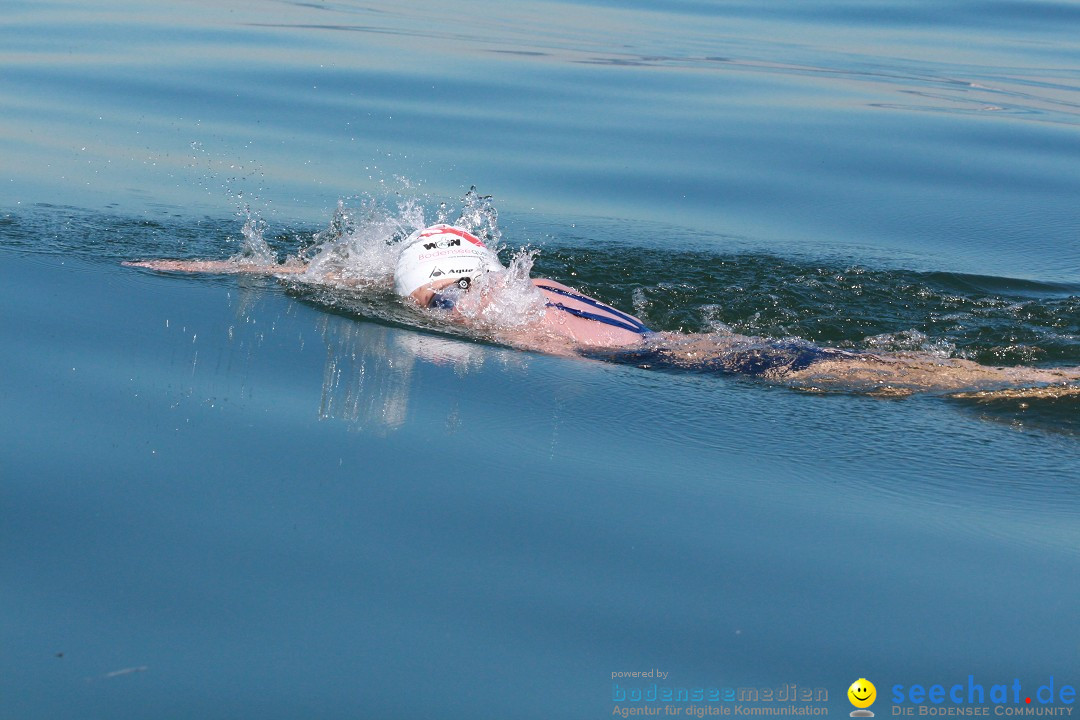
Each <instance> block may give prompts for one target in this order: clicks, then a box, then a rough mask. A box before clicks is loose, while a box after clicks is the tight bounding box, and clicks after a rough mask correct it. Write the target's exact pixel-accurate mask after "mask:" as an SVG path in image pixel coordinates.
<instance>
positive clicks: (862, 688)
mask: <svg viewBox="0 0 1080 720" xmlns="http://www.w3.org/2000/svg"><path fill="white" fill-rule="evenodd" d="M847 696H848V700H850V701H851V704H852V705H854V706H855V707H857V708H868V707H870V706H871V705H873V704H874V700H876V699H877V688H875V687H874V683H872V682H870V681H869V680H867V679H866V678H859V679H858V680H856V681H855V682H853V683H851V687H849V688H848V689H847Z"/></svg>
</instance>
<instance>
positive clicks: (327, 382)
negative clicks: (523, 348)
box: [318, 316, 524, 431]
mask: <svg viewBox="0 0 1080 720" xmlns="http://www.w3.org/2000/svg"><path fill="white" fill-rule="evenodd" d="M318 327H319V334H320V337H321V338H322V341H323V343H324V344H325V346H326V363H325V366H324V369H323V375H322V377H323V380H322V394H321V396H320V398H319V417H320V418H321V419H324V420H326V419H335V420H342V421H345V422H347V423H349V424H350V425H352V426H354V427H355V428H356V429H363V430H378V429H381V430H395V429H397V428H399V427H401V426H402V425H404V424H405V421H406V420H407V418H408V414H409V399H410V396H411V394H412V392H413V386H414V385H415V371H416V367H417V364H418V363H428V364H430V365H436V366H440V367H450V368H452V369H453V371H454V373H455V374H456V375H457V376H458V377H464V376H465V375H468V374H469V373H472V372H476V371H479V370H480V369H481V368H483V367H484V365H485V363H488V362H491V361H493V360H495V361H498V362H500V363H502V364H504V365H521V364H523V362H524V360H523V359H522V358H519V357H515V355H520V353H514V352H512V351H509V350H504V349H500V348H491V347H485V346H482V345H477V344H475V343H471V342H465V341H461V340H456V339H453V338H447V337H439V336H437V335H429V334H424V333H419V332H415V331H408V330H400V329H396V328H390V327H385V326H381V325H374V324H371V323H363V322H357V321H351V320H347V319H343V318H341V317H337V316H324V317H323V318H321V319H320V320H319V322H318ZM459 424H460V418H458V415H457V404H456V401H454V400H451V402H450V405H449V407H448V408H447V415H446V427H447V429H448V430H450V431H453V430H456V429H457V427H458V425H459Z"/></svg>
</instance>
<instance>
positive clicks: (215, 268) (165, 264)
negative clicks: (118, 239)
mask: <svg viewBox="0 0 1080 720" xmlns="http://www.w3.org/2000/svg"><path fill="white" fill-rule="evenodd" d="M120 264H121V265H124V266H125V267H138V268H146V269H147V270H156V271H158V272H182V273H209V274H215V275H237V274H244V275H296V274H298V273H302V272H304V271H306V270H307V266H306V265H305V264H304V263H302V262H300V261H299V260H296V259H295V258H290V259H289V260H286V261H285V262H284V263H255V262H246V261H244V260H128V261H125V262H122V263H120Z"/></svg>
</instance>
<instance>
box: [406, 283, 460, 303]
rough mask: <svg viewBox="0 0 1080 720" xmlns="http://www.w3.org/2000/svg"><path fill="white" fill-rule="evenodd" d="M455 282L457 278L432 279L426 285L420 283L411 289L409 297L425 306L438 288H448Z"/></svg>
mask: <svg viewBox="0 0 1080 720" xmlns="http://www.w3.org/2000/svg"><path fill="white" fill-rule="evenodd" d="M456 284H457V278H440V279H439V280H434V281H432V282H430V283H428V284H427V285H422V286H420V287H418V288H416V289H415V290H413V291H412V294H411V295H410V296H409V297H411V298H412V299H413V300H415V301H416V302H417V304H418V305H420V307H427V306H428V305H429V304H431V296H432V295H434V294H435V293H436V292H438V291H439V290H442V289H444V288H448V287H450V286H451V285H456Z"/></svg>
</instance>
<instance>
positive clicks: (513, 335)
mask: <svg viewBox="0 0 1080 720" xmlns="http://www.w3.org/2000/svg"><path fill="white" fill-rule="evenodd" d="M400 248H401V249H400V251H399V255H398V260H397V264H396V268H395V272H394V290H395V291H396V293H397V294H398V295H399V296H400V297H401V298H402V299H403V300H404V301H405V302H407V303H410V304H413V305H415V306H417V307H419V308H423V309H427V310H429V311H431V312H435V313H438V314H439V315H440V316H441V317H443V318H444V319H446V320H447V321H449V322H453V323H458V324H462V325H467V326H470V327H478V328H484V327H485V321H486V319H487V317H488V315H491V314H494V315H496V316H497V312H495V313H493V312H492V311H494V310H497V308H498V306H499V304H500V302H502V301H503V300H504V299H505V298H506V297H507V295H508V288H509V287H510V279H509V278H508V276H509V271H508V270H507V268H505V267H504V266H503V265H502V264H501V263H500V262H499V259H498V256H497V255H496V254H495V253H494V252H493V251H492V250H491V249H490V248H488V247H486V246H485V245H484V243H483V242H482V241H481V240H480V239H479V238H477V237H476V236H474V235H472V234H471V233H469V232H467V231H466V230H463V229H461V228H459V227H455V226H452V225H446V224H439V225H432V226H430V227H426V228H423V229H420V230H417V231H416V232H414V233H412V234H411V235H409V236H408V237H407V238H406V239H405V240H403V241H402V242H401V245H400ZM124 264H125V265H129V266H134V267H142V268H147V269H150V270H158V271H166V272H190V273H243V274H256V275H267V276H285V275H302V274H307V275H310V274H311V273H310V272H309V271H311V270H312V266H311V265H309V264H307V263H305V262H303V261H301V260H299V259H296V258H292V259H290V260H288V261H287V262H285V263H283V264H278V263H258V262H252V261H246V260H219V261H213V260H209V261H208V260H146V261H138V262H127V263H124ZM314 280H315V281H316V282H320V283H326V284H329V285H338V286H342V287H349V286H356V285H358V284H359V282H358V281H357V280H355V279H352V278H349V277H346V276H344V275H342V274H341V273H339V272H337V271H330V272H326V273H324V274H323V275H322V276H321V277H317V278H314ZM528 282H529V283H531V285H532V287H533V288H534V290H535V293H534V294H533V295H532V297H530V298H526V301H527V302H526V307H524V308H523V309H524V312H523V313H519V315H524V317H525V320H526V321H525V322H517V323H511V324H510V327H506V326H505V324H503V325H500V324H499V323H498V322H497V321H496V322H494V323H487V329H491V330H492V331H493V334H494V335H495V337H496V339H498V340H499V341H500V342H505V343H506V344H508V345H511V346H514V347H518V348H521V349H525V350H534V351H538V352H544V353H549V354H558V355H585V356H588V357H594V358H600V359H605V360H611V361H615V362H620V363H627V364H634V365H637V366H639V367H643V368H673V369H684V370H689V371H694V372H715V373H721V374H729V373H730V374H741V375H751V376H757V377H762V378H765V379H767V380H771V381H775V382H782V383H784V384H787V385H790V386H792V387H796V388H800V389H805V390H811V391H825V390H833V389H836V390H845V391H856V392H866V393H871V394H879V395H895V396H902V395H909V394H911V393H914V392H956V391H971V390H984V389H987V388H989V389H1001V388H1017V387H1031V386H1047V385H1053V386H1056V387H1058V388H1060V389H1061V390H1062V392H1073V391H1075V390H1076V387H1075V385H1073V384H1074V383H1076V382H1080V368H1058V369H1047V370H1041V369H1038V368H1031V367H1011V368H1006V367H990V366H986V365H980V364H978V363H975V362H972V361H970V360H963V359H956V358H938V357H934V356H930V355H925V354H918V353H868V352H859V351H852V350H841V349H834V348H823V347H818V346H817V345H814V344H813V343H809V342H807V341H805V340H798V339H795V340H780V341H777V340H769V339H764V338H755V337H747V336H743V335H736V334H724V333H705V334H685V333H672V332H653V331H652V330H650V329H649V328H648V327H647V326H646V325H645V323H643V322H642V321H641V320H640V319H638V318H636V317H634V316H633V315H629V314H627V313H624V312H622V311H620V310H617V309H616V308H613V307H611V306H610V305H607V304H605V303H603V302H600V301H599V300H597V299H595V298H592V297H589V296H588V295H585V294H583V293H581V292H579V291H578V290H575V289H574V288H572V287H569V286H567V285H563V284H562V283H559V282H556V281H554V280H549V279H544V278H531V279H530V280H529V281H528ZM518 299H519V300H520V298H518ZM518 309H519V310H520V309H522V308H521V307H519V308H518Z"/></svg>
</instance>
